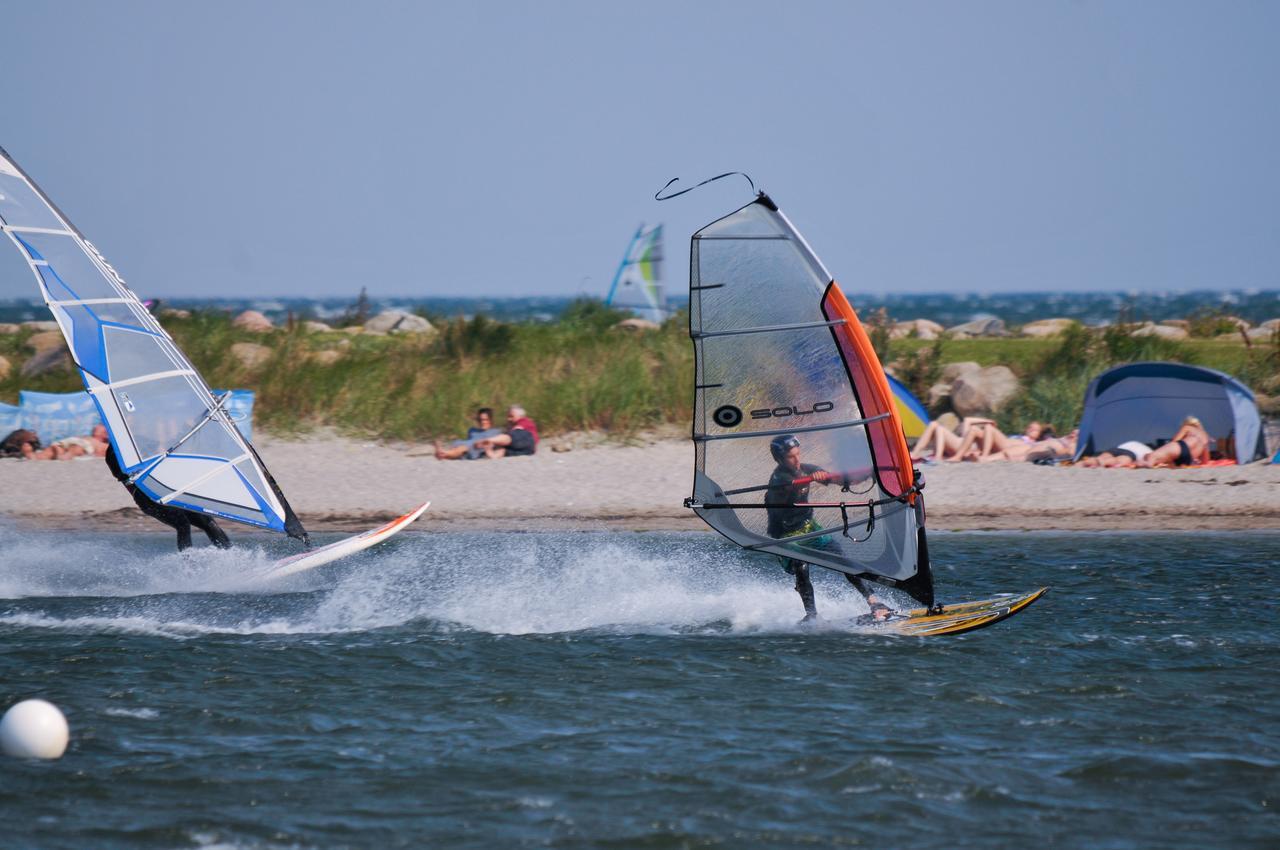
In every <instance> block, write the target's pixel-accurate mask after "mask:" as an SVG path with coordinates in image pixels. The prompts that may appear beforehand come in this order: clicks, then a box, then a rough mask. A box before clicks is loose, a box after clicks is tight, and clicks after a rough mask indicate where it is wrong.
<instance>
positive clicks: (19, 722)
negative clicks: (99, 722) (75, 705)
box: [0, 699, 71, 759]
mask: <svg viewBox="0 0 1280 850" xmlns="http://www.w3.org/2000/svg"><path fill="white" fill-rule="evenodd" d="M70 737H71V731H70V730H69V729H68V728H67V718H65V717H63V716H62V712H61V711H59V710H58V707H57V706H56V705H54V704H53V703H50V702H45V701H44V700H42V699H28V700H23V701H22V702H20V703H18V704H16V705H14V706H13V707H12V708H10V709H9V710H8V711H6V712H5V713H4V719H0V749H3V750H4V752H5V755H10V756H14V757H15V758H25V759H56V758H61V757H62V754H63V753H65V752H66V751H67V740H68V739H69V738H70Z"/></svg>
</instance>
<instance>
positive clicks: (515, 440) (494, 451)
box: [476, 404, 538, 457]
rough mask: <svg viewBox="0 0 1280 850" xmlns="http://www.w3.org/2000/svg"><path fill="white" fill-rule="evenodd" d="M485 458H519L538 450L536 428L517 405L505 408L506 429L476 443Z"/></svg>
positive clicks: (523, 410)
mask: <svg viewBox="0 0 1280 850" xmlns="http://www.w3.org/2000/svg"><path fill="white" fill-rule="evenodd" d="M476 448H478V449H480V450H482V451H483V452H484V454H485V457H521V456H523V455H531V454H533V453H534V452H536V451H537V450H538V426H537V425H536V424H534V421H533V420H532V419H530V418H529V414H527V413H526V412H525V409H524V408H523V407H521V406H520V405H518V404H513V405H511V407H509V408H507V429H506V430H505V431H503V432H502V433H501V434H499V435H497V436H496V437H488V438H486V439H483V440H477V441H476Z"/></svg>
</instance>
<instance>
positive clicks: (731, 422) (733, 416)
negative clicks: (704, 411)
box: [711, 404, 742, 428]
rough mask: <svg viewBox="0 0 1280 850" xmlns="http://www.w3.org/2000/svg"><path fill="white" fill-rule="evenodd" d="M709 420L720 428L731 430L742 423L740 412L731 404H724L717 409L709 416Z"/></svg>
mask: <svg viewBox="0 0 1280 850" xmlns="http://www.w3.org/2000/svg"><path fill="white" fill-rule="evenodd" d="M711 418H712V419H714V420H715V421H716V424H717V425H719V426H720V427H721V428H732V427H734V426H735V425H737V424H738V423H740V422H742V411H741V410H739V409H738V408H736V407H734V406H733V405H732V404H726V405H724V406H723V407H717V408H716V412H715V413H713V414H711Z"/></svg>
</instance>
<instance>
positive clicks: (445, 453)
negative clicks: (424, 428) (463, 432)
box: [435, 407, 502, 460]
mask: <svg viewBox="0 0 1280 850" xmlns="http://www.w3.org/2000/svg"><path fill="white" fill-rule="evenodd" d="M501 433H502V429H501V428H495V427H493V408H490V407H481V408H478V409H477V410H476V427H474V428H468V429H467V438H466V439H465V440H454V441H453V442H452V443H450V444H449V445H448V446H447V447H446V446H441V445H440V441H439V440H437V441H436V444H435V448H436V460H458V459H459V458H465V459H467V460H475V459H477V458H482V457H484V456H485V453H484V449H481V448H478V447H477V446H476V442H477V441H478V440H484V439H487V438H489V437H496V436H498V435H499V434H501Z"/></svg>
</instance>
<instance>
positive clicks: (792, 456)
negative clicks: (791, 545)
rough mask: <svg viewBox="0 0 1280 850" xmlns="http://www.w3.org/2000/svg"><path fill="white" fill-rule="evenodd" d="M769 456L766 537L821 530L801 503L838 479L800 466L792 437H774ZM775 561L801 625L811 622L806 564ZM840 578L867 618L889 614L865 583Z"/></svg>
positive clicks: (818, 541) (814, 541)
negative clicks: (814, 488)
mask: <svg viewBox="0 0 1280 850" xmlns="http://www.w3.org/2000/svg"><path fill="white" fill-rule="evenodd" d="M769 453H770V454H772V455H773V459H774V461H775V462H776V463H777V466H776V467H775V468H774V470H773V474H772V475H771V476H769V487H768V489H767V490H766V491H765V499H764V503H765V506H766V511H767V513H768V517H769V527H768V533H769V536H770V537H773V538H777V539H782V538H786V537H796V536H798V535H801V534H812V533H813V532H816V531H821V530H822V526H820V525H818V523H817V521H816V520H815V519H814V518H813V508H812V507H810V506H808V505H806V504H804V503H805V502H808V501H809V486H810V485H811V484H831V483H837V482H838V479H839V476H837V475H833V474H832V473H830V472H827V471H826V470H824V469H822V467H820V466H815V465H814V464H811V463H803V462H802V461H801V460H800V441H799V440H797V439H796V438H795V436H794V435H792V434H782V435H780V436H777V437H774V438H773V440H772V441H771V442H770V443H769ZM810 541H811V543H810V545H816V546H823V545H826V544H827V543H828V542H829V541H828V538H826V537H825V536H824V537H817V538H810ZM779 560H781V561H782V568H783V569H785V570H786V571H787V572H788V573H789V574H791V575H793V576H795V579H796V593H799V594H800V601H801V602H803V603H804V620H802V621H801V622H809V621H811V620H814V619H815V618H817V616H818V609H817V606H816V605H815V604H814V600H813V583H812V582H811V581H810V580H809V565H808V564H807V563H805V562H804V561H801V560H799V559H796V558H783V557H781V556H779ZM842 575H843V576H844V577H845V578H846V579H848V581H849V583H850V584H851V585H853V586H854V587H855V588H856V589H857V591H858V592H859V593H861V594H862V596H863V598H864V599H866V600H867V605H869V606H870V607H871V616H873V617H874V618H875V619H877V620H883V619H885V618H886V617H888V616H889V615H890V613H892V612H891V611H890V609H889V606H888V605H885V604H884V602H882V601H881V600H880V599H879V598H878V597H877V596H876V595H875V593H873V592H872V591H871V589H870V588H869V587H867V585H866V582H864V581H863V580H862V579H860V578H858V577H857V576H851V575H849V574H848V573H842Z"/></svg>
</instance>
